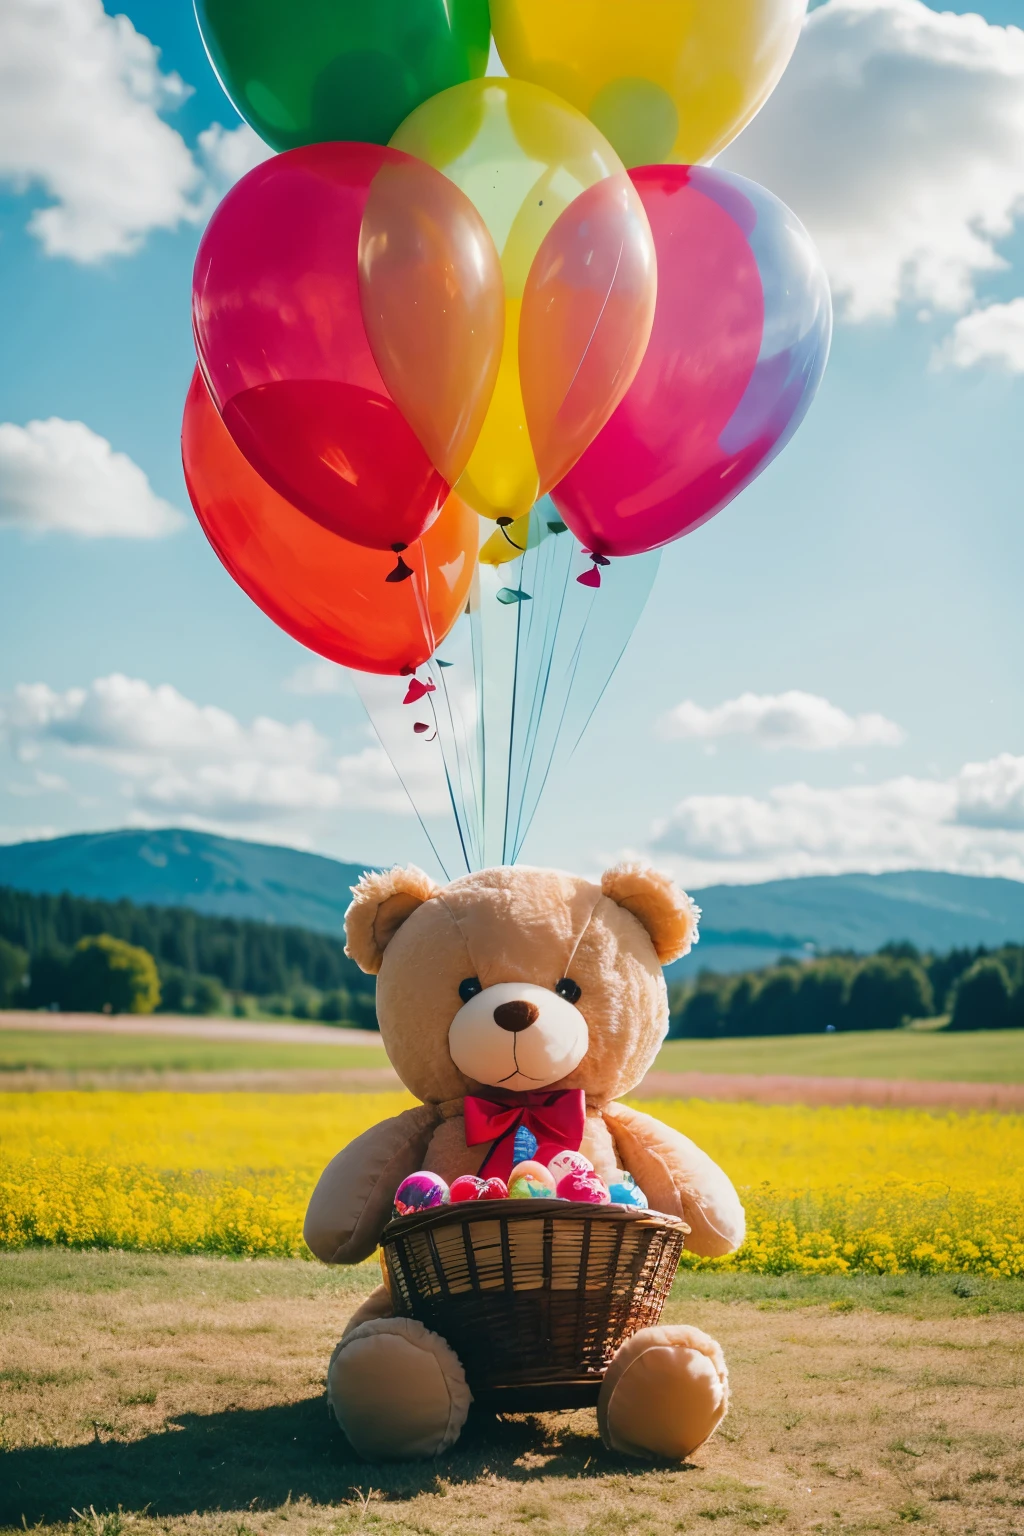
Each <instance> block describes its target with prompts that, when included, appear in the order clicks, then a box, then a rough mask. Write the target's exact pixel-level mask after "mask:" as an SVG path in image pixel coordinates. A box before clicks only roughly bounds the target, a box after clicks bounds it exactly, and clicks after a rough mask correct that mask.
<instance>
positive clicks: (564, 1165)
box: [548, 1151, 594, 1184]
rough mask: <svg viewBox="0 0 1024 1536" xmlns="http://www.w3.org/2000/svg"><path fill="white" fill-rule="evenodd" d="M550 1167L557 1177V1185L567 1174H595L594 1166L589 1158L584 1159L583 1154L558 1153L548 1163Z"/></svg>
mask: <svg viewBox="0 0 1024 1536" xmlns="http://www.w3.org/2000/svg"><path fill="white" fill-rule="evenodd" d="M548 1167H549V1168H550V1170H551V1172H552V1173H553V1174H554V1176H555V1183H556V1184H557V1183H558V1181H559V1180H560V1179H564V1178H565V1176H566V1174H567V1173H593V1171H594V1165H593V1163H592V1162H591V1161H590V1158H589V1157H584V1156H583V1153H582V1152H569V1151H565V1152H556V1153H555V1155H554V1157H553V1158H552V1159H551V1161H550V1163H548Z"/></svg>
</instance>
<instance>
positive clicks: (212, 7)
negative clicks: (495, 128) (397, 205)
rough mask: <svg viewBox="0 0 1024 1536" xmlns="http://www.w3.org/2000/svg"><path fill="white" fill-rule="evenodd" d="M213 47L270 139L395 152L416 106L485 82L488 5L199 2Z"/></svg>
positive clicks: (474, 1)
mask: <svg viewBox="0 0 1024 1536" xmlns="http://www.w3.org/2000/svg"><path fill="white" fill-rule="evenodd" d="M195 8H196V19H197V20H198V22H199V30H200V32H201V33H202V35H203V42H204V43H205V44H206V51H207V53H208V54H209V55H210V60H211V62H212V64H213V67H214V69H215V70H216V71H217V75H218V78H219V79H220V82H221V84H222V85H223V87H224V89H225V91H226V92H227V94H228V95H229V96H230V98H231V100H232V101H233V102H234V104H235V106H236V107H237V109H238V111H239V112H240V113H241V114H242V116H243V117H244V118H245V120H246V122H247V123H250V124H251V125H252V127H253V128H255V130H256V132H257V133H258V134H259V136H260V138H261V139H265V140H266V142H267V143H268V144H270V145H272V146H273V148H274V149H297V148H298V146H299V145H300V144H319V143H323V142H324V141H326V140H329V139H349V140H352V139H355V140H361V141H364V142H369V143H373V144H386V143H387V142H388V140H389V139H390V137H391V135H392V134H393V133H394V131H395V129H396V128H397V127H398V125H399V123H401V122H402V121H404V119H405V118H407V117H408V115H409V113H410V112H412V111H413V110H414V108H416V107H418V106H420V105H421V104H422V103H423V102H424V101H427V100H429V98H430V97H431V96H436V95H437V93H438V92H439V91H445V90H447V89H448V87H449V86H451V85H461V84H462V82H463V81H465V80H473V79H476V78H478V77H479V76H480V75H483V74H484V73H485V72H486V69H487V57H488V51H489V48H490V40H491V17H490V10H489V6H488V0H195Z"/></svg>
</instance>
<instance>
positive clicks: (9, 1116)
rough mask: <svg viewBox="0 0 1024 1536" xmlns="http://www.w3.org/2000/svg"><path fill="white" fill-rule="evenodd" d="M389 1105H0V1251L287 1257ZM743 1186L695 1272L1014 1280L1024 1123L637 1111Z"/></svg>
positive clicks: (1022, 1217) (298, 1101)
mask: <svg viewBox="0 0 1024 1536" xmlns="http://www.w3.org/2000/svg"><path fill="white" fill-rule="evenodd" d="M412 1102H413V1100H412V1099H411V1098H409V1097H408V1096H407V1095H405V1094H402V1093H389V1094H352V1095H333V1094H247V1093H238V1094H224V1095H214V1094H185V1093H117V1092H96V1093H71V1092H68V1093H49V1092H46V1093H17V1094H0V1248H21V1247H25V1246H27V1245H29V1244H32V1243H56V1244H64V1245H68V1246H73V1247H95V1246H99V1247H117V1248H133V1249H144V1250H150V1251H156V1252H182V1253H185V1252H189V1253H202V1252H206V1253H231V1254H279V1255H299V1254H303V1253H304V1252H305V1250H304V1248H303V1244H302V1237H301V1226H302V1213H303V1211H304V1209H305V1204H306V1200H307V1198H308V1196H309V1191H310V1189H311V1188H312V1184H313V1181H314V1180H315V1178H316V1176H317V1175H318V1174H319V1172H320V1170H321V1168H322V1167H323V1165H324V1164H325V1163H326V1162H327V1160H328V1159H329V1158H330V1157H331V1156H333V1154H334V1153H335V1152H336V1151H337V1150H338V1149H339V1148H340V1147H341V1146H343V1145H344V1144H345V1143H346V1142H347V1141H349V1140H351V1138H352V1137H353V1136H356V1135H358V1134H359V1132H360V1131H363V1130H365V1129H366V1128H367V1127H368V1126H370V1125H372V1124H374V1123H375V1122H376V1121H377V1120H379V1119H381V1118H383V1117H384V1116H386V1115H391V1114H397V1113H398V1112H399V1111H400V1110H402V1109H403V1108H405V1107H407V1106H408V1105H410V1104H411V1103H412ZM640 1107H642V1108H643V1109H645V1110H648V1111H649V1112H650V1113H652V1114H656V1115H658V1116H659V1117H660V1118H661V1119H663V1120H665V1121H667V1122H668V1123H669V1124H671V1125H674V1126H677V1127H678V1129H680V1130H681V1131H684V1132H685V1133H686V1134H687V1135H688V1136H691V1137H692V1138H693V1139H694V1140H695V1141H696V1142H698V1143H699V1144H700V1145H701V1146H703V1147H705V1148H706V1149H707V1150H708V1152H710V1153H711V1155H712V1156H713V1157H715V1158H716V1159H717V1160H718V1161H719V1162H721V1163H722V1165H723V1166H724V1167H725V1168H726V1169H727V1170H728V1172H729V1173H730V1175H731V1176H732V1177H733V1179H734V1181H735V1182H736V1184H737V1185H738V1187H739V1188H740V1190H741V1192H742V1195H743V1199H744V1203H745V1204H746V1207H747V1213H748V1219H749V1236H748V1240H747V1243H746V1244H745V1246H744V1247H743V1249H741V1251H740V1252H739V1253H738V1254H737V1255H735V1256H733V1257H732V1258H730V1259H726V1260H716V1261H704V1260H699V1259H689V1258H686V1257H684V1263H685V1264H687V1265H688V1266H689V1267H693V1268H703V1267H713V1268H727V1269H728V1268H733V1269H750V1270H758V1271H761V1272H769V1273H781V1272H784V1271H792V1270H798V1271H803V1272H806V1273H811V1272H841V1271H858V1270H860V1271H868V1272H872V1273H879V1272H885V1273H899V1272H903V1271H918V1272H925V1273H927V1272H935V1271H949V1272H955V1271H971V1272H974V1273H979V1274H988V1275H1000V1274H1002V1275H1014V1276H1024V1117H1020V1116H1006V1115H988V1114H976V1115H954V1114H929V1113H927V1112H925V1111H922V1110H895V1109H836V1108H820V1109H810V1108H802V1107H798V1106H775V1105H753V1104H716V1103H706V1102H703V1101H699V1100H687V1101H682V1100H672V1101H665V1102H662V1103H658V1104H652V1103H649V1102H645V1103H644V1104H643V1105H642V1106H640Z"/></svg>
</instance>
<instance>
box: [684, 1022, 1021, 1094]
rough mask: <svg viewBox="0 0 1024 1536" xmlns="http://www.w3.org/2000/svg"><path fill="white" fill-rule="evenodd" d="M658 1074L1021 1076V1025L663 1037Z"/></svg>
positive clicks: (1006, 1079) (1016, 1079) (980, 1079)
mask: <svg viewBox="0 0 1024 1536" xmlns="http://www.w3.org/2000/svg"><path fill="white" fill-rule="evenodd" d="M656 1070H657V1071H659V1072H755V1073H759V1074H766V1075H772V1074H776V1073H778V1074H780V1075H785V1076H790V1075H793V1076H796V1077H884V1078H890V1079H901V1078H903V1079H906V1078H911V1079H914V1078H916V1079H925V1080H927V1081H935V1082H960V1083H1021V1082H1024V1029H1005V1030H998V1029H991V1030H979V1031H978V1032H977V1033H976V1034H973V1033H972V1034H962V1035H961V1034H955V1035H954V1034H950V1033H949V1031H948V1030H935V1031H927V1030H915V1029H898V1030H879V1031H866V1032H863V1033H853V1034H848V1035H847V1034H835V1035H824V1034H823V1035H778V1036H771V1037H769V1038H766V1039H762V1040H670V1041H669V1042H668V1044H667V1045H665V1046H664V1047H663V1048H662V1051H661V1055H660V1056H659V1057H658V1060H657V1063H656Z"/></svg>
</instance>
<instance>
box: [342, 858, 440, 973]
mask: <svg viewBox="0 0 1024 1536" xmlns="http://www.w3.org/2000/svg"><path fill="white" fill-rule="evenodd" d="M438 889H439V887H438V886H437V885H435V883H434V881H433V880H431V878H430V876H429V875H426V874H424V873H423V870H422V869H417V868H416V866H415V864H411V865H410V866H409V868H408V869H384V870H379V871H377V872H376V873H374V874H368V875H364V876H363V877H362V879H361V880H360V882H359V884H358V885H354V886H353V887H352V905H351V906H350V907H349V909H348V911H347V912H346V913H345V953H346V955H348V956H349V958H350V959H352V960H354V961H355V962H356V965H358V967H359V969H360V970H361V971H365V972H366V974H367V975H368V976H376V974H377V972H378V971H379V970H380V968H381V962H382V961H383V959H384V951H385V950H386V949H387V947H388V945H389V944H390V943H391V940H392V939H393V938H394V936H395V934H396V933H397V932H398V930H399V928H401V926H402V924H403V923H404V922H405V920H406V918H407V917H411V916H412V914H413V913H414V912H415V911H416V908H417V907H420V906H422V905H423V903H424V902H425V901H429V899H430V897H431V896H433V894H434V892H435V891H436V890H438Z"/></svg>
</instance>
